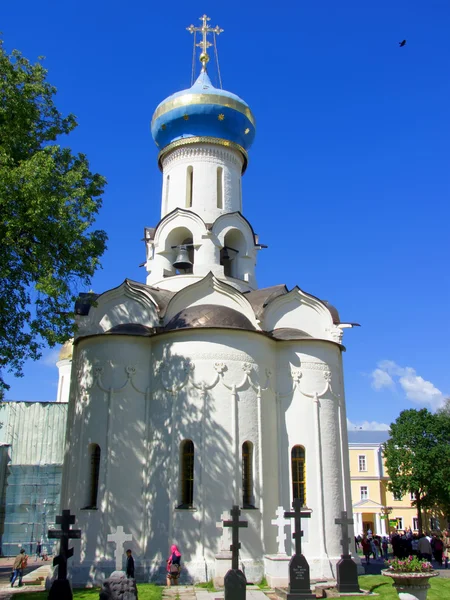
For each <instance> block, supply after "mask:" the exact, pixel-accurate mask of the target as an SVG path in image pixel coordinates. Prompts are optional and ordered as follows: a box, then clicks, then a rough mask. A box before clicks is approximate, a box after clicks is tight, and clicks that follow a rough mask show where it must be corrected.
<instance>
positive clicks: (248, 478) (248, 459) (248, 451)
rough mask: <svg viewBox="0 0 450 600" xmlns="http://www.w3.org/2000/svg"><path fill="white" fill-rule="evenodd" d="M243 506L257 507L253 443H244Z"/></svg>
mask: <svg viewBox="0 0 450 600" xmlns="http://www.w3.org/2000/svg"><path fill="white" fill-rule="evenodd" d="M242 506H243V507H244V508H255V500H254V498H253V444H252V443H251V442H244V443H243V444H242Z"/></svg>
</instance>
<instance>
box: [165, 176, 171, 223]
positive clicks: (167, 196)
mask: <svg viewBox="0 0 450 600" xmlns="http://www.w3.org/2000/svg"><path fill="white" fill-rule="evenodd" d="M169 187H170V175H167V177H166V192H165V195H164V213H165V214H167V209H168V208H169Z"/></svg>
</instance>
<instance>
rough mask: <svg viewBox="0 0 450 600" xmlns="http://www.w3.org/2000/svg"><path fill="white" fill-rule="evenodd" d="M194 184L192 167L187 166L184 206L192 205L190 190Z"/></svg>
mask: <svg viewBox="0 0 450 600" xmlns="http://www.w3.org/2000/svg"><path fill="white" fill-rule="evenodd" d="M193 185H194V169H193V168H192V167H188V168H187V171H186V208H191V206H192V191H193Z"/></svg>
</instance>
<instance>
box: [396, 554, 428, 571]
mask: <svg viewBox="0 0 450 600" xmlns="http://www.w3.org/2000/svg"><path fill="white" fill-rule="evenodd" d="M384 564H385V565H386V567H388V568H389V570H390V571H394V572H395V573H429V572H430V571H432V570H433V565H432V564H431V563H430V562H429V561H428V560H421V559H420V558H418V557H417V556H408V558H405V559H403V558H396V557H395V558H392V559H390V560H385V561H384Z"/></svg>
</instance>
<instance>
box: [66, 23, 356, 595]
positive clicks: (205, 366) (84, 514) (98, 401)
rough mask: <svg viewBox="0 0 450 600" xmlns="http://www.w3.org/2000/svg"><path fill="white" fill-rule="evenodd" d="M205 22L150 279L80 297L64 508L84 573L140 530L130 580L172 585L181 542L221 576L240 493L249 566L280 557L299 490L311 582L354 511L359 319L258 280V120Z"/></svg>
mask: <svg viewBox="0 0 450 600" xmlns="http://www.w3.org/2000/svg"><path fill="white" fill-rule="evenodd" d="M198 29H199V30H200V31H201V33H202V36H203V42H202V43H201V46H202V50H203V51H202V54H201V57H200V58H201V62H202V70H201V73H200V75H199V77H198V79H197V81H196V82H195V83H194V85H193V86H192V87H191V88H190V89H187V90H183V91H181V92H177V93H175V94H174V95H172V96H170V97H169V98H167V99H166V100H164V101H163V102H162V103H161V104H160V105H159V106H158V107H157V108H156V111H155V113H154V116H153V120H152V134H153V138H154V140H155V143H156V145H157V146H158V148H159V156H158V164H159V167H160V169H161V172H162V197H161V220H160V221H159V223H158V224H156V226H155V227H154V228H146V229H145V245H146V269H147V279H146V282H145V283H140V282H134V281H130V280H126V281H124V282H123V283H122V284H121V285H119V286H118V287H116V288H114V289H111V290H108V291H106V292H104V293H103V294H100V295H95V294H85V295H82V297H81V298H80V300H79V302H78V303H77V305H76V313H77V325H78V331H77V334H76V337H75V340H74V348H73V360H72V363H71V372H70V392H69V387H68V386H69V383H68V381H67V379H68V378H69V375H68V374H67V373H66V375H65V381H64V382H61V381H60V387H61V390H62V391H61V393H63V392H64V393H67V394H68V395H69V398H68V401H69V404H68V416H67V439H66V450H65V459H64V470H63V481H62V488H61V506H62V507H63V508H66V509H67V508H68V509H70V510H71V511H72V512H73V513H74V514H75V515H76V522H77V526H78V527H79V528H80V529H81V530H82V532H83V534H82V539H81V542H80V544H79V545H78V544H76V546H77V547H76V548H75V555H74V558H73V562H72V567H71V574H72V578H73V582H74V584H75V585H89V584H92V583H98V582H100V581H101V580H102V579H103V578H105V577H107V576H108V575H109V574H110V573H111V571H112V570H114V558H113V557H114V550H115V548H114V544H112V543H111V542H108V535H109V534H111V533H113V532H114V531H115V530H116V528H117V527H119V526H122V527H123V528H124V530H125V531H126V532H127V533H129V534H131V535H132V541H130V542H129V543H128V547H130V548H131V549H132V551H133V554H134V556H135V561H136V575H137V578H138V580H141V581H148V580H163V579H164V576H165V559H166V557H167V555H168V551H169V547H170V545H171V544H173V543H176V544H177V545H178V546H179V548H180V550H181V552H182V555H183V564H184V567H185V569H184V571H183V576H184V577H186V579H188V580H196V581H207V580H209V579H211V578H214V577H217V576H218V575H220V573H223V570H224V568H225V570H226V567H227V566H228V565H229V562H228V561H229V558H230V557H229V553H228V550H229V548H228V547H227V543H226V542H225V541H224V537H223V532H222V529H221V528H219V527H217V524H218V522H220V521H221V517H222V515H223V514H224V513H225V512H226V511H229V510H230V509H231V506H232V505H234V504H237V505H239V506H240V507H241V510H242V514H241V518H244V519H245V520H247V521H248V522H249V526H248V529H246V530H242V531H241V544H242V548H241V553H240V565H242V568H243V569H244V571H245V573H246V575H247V579H248V580H249V581H256V580H259V579H261V578H262V577H263V576H264V574H265V572H267V569H268V568H270V564H271V563H270V561H271V560H274V559H276V557H278V558H280V559H281V558H283V556H282V555H280V554H279V550H280V545H279V543H278V542H277V529H276V528H275V527H274V525H273V524H272V520H273V519H274V518H275V515H276V511H277V508H278V507H280V506H282V507H284V509H285V510H288V509H289V508H290V506H291V504H292V501H293V499H294V498H301V499H302V502H303V505H304V506H305V507H307V508H308V509H309V510H310V511H311V518H310V519H309V520H308V521H309V522H308V524H307V526H306V525H305V528H307V530H305V538H304V543H303V552H304V554H305V556H306V557H307V559H308V562H309V564H310V567H311V577H312V578H333V577H335V565H336V562H337V561H338V560H339V558H340V554H341V528H340V526H339V525H336V524H335V519H336V518H338V517H340V516H341V511H342V510H347V511H348V514H349V515H350V514H351V511H352V500H351V490H350V475H349V467H348V465H349V460H348V440H347V429H346V408H345V396H344V385H343V363H342V353H343V350H344V347H343V345H342V336H343V330H344V329H345V328H346V327H350V326H351V324H346V323H342V322H341V321H340V318H339V315H338V312H337V311H336V309H335V308H334V307H332V306H331V305H330V304H328V303H327V302H325V301H322V300H320V299H318V298H316V297H315V296H313V295H311V294H309V293H306V292H304V291H303V290H301V289H300V288H298V287H296V288H294V289H292V290H288V289H287V288H286V286H284V285H274V286H273V287H269V288H263V289H259V288H258V286H257V281H256V262H257V255H258V252H259V251H260V250H261V248H263V246H262V245H261V244H260V242H259V239H258V236H257V235H256V234H255V232H254V230H253V228H252V226H251V223H250V221H249V220H247V218H246V217H245V216H244V213H243V198H242V186H241V178H242V176H243V174H244V173H245V169H246V167H247V152H248V151H249V148H250V146H251V144H252V142H253V139H254V136H255V119H254V116H253V114H252V112H251V110H250V108H249V106H248V105H247V104H246V103H245V102H244V101H243V100H242V99H241V98H239V97H238V96H236V95H235V94H232V93H230V92H226V91H224V90H222V89H217V88H214V87H213V85H212V83H211V81H210V79H209V77H208V74H207V62H208V55H207V47H208V46H207V43H206V36H207V34H208V32H210V31H214V30H212V29H211V28H209V27H208V22H207V18H206V17H203V18H202V27H200V28H198ZM216 30H217V28H216ZM216 33H217V31H216ZM67 368H68V367H67V365H65V369H66V371H67ZM65 390H67V392H65ZM285 549H286V553H287V555H290V553H291V550H292V545H291V541H290V540H289V539H288V540H287V541H286V545H285ZM274 557H275V558H274ZM268 565H269V566H268Z"/></svg>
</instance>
